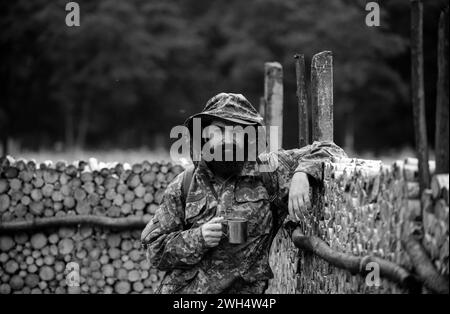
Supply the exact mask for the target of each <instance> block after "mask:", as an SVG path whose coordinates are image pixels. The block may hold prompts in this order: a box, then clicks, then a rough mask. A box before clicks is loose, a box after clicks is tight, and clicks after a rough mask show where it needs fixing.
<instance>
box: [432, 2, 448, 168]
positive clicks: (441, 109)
mask: <svg viewBox="0 0 450 314" xmlns="http://www.w3.org/2000/svg"><path fill="white" fill-rule="evenodd" d="M448 27H449V24H448V7H447V8H446V9H445V11H443V12H442V13H441V16H440V19H439V31H438V55H437V59H438V83H437V98H436V134H435V143H436V173H437V174H439V173H448V172H449V166H448V163H449V158H448V132H449V130H448V119H449V116H448V106H449V103H448V96H449V95H448V84H449V80H448V70H449V69H448V54H449V49H448V35H449V34H448V32H449V29H448Z"/></svg>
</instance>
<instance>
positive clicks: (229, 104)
mask: <svg viewBox="0 0 450 314" xmlns="http://www.w3.org/2000/svg"><path fill="white" fill-rule="evenodd" d="M193 118H213V119H214V118H218V119H222V120H227V121H230V122H233V123H237V124H243V125H254V124H256V125H263V124H264V122H263V117H262V116H261V115H260V114H259V113H258V111H256V109H255V108H254V107H253V106H252V104H251V103H250V102H249V101H248V100H247V99H246V98H245V97H244V96H243V95H241V94H231V93H220V94H218V95H216V96H214V97H213V98H211V99H210V100H208V102H207V103H206V106H205V108H204V109H203V111H202V112H200V113H197V114H194V115H192V116H190V117H189V118H188V119H187V120H186V121H185V125H186V126H187V127H188V128H189V129H190V130H191V124H192V119H193Z"/></svg>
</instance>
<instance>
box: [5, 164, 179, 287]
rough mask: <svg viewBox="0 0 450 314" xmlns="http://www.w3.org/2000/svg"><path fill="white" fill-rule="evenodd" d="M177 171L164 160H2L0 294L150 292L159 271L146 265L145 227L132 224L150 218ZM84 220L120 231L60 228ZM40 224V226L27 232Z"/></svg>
mask: <svg viewBox="0 0 450 314" xmlns="http://www.w3.org/2000/svg"><path fill="white" fill-rule="evenodd" d="M182 170H183V168H182V167H181V166H179V165H172V164H170V163H166V162H162V163H149V162H146V161H144V162H143V163H139V164H134V165H128V164H119V163H114V164H103V163H98V162H97V161H96V160H95V159H92V158H91V159H90V160H89V161H88V162H84V161H78V162H75V163H73V164H68V163H66V162H57V163H54V164H53V163H51V162H45V163H42V164H36V163H35V162H33V161H25V160H14V159H13V158H11V157H6V158H1V159H0V294H5V293H68V292H69V293H152V292H153V291H154V290H155V289H156V287H157V285H158V284H159V281H160V280H161V278H162V276H163V273H162V272H159V271H158V270H156V269H154V268H151V267H150V265H149V264H148V262H147V261H146V257H145V252H144V251H143V250H142V248H141V243H140V233H141V231H142V229H143V227H139V228H137V227H136V226H142V222H147V221H149V220H150V219H151V217H152V216H153V214H154V212H155V210H156V209H157V207H158V203H159V202H160V201H161V199H162V196H163V193H164V190H165V188H166V186H167V184H168V183H169V182H170V181H171V180H172V179H173V178H174V177H175V176H176V175H178V174H179V173H180V172H182ZM85 217H86V218H88V219H91V220H92V218H95V219H94V220H96V221H97V220H99V219H103V220H101V221H100V222H102V221H104V220H105V219H106V220H105V221H107V222H113V223H112V225H114V226H116V227H118V226H120V229H119V228H116V227H114V228H112V229H111V228H105V227H98V226H95V224H94V225H92V224H84V223H83V224H77V225H75V226H68V225H73V224H67V223H66V225H64V223H63V224H61V225H58V223H59V222H61V221H63V222H70V221H77V218H83V219H84V218H85ZM52 219H56V220H52ZM83 219H81V220H83ZM124 219H125V220H124ZM127 219H128V220H127ZM78 220H80V219H78ZM48 221H50V222H51V223H50V224H48V223H47V224H45V222H48ZM55 221H56V223H55ZM83 221H84V220H83ZM128 221H130V222H132V223H131V224H130V225H129V226H130V227H129V228H128V229H129V230H126V229H127V228H126V227H127V226H126V224H127V222H128ZM42 222H44V224H43V226H44V228H40V229H38V230H35V229H30V230H27V227H29V226H30V225H33V226H35V225H38V226H39V225H41V224H42ZM136 222H137V223H136ZM133 223H134V224H133ZM97 225H98V223H97ZM18 226H19V227H20V226H21V227H20V228H18V229H17V227H18ZM24 226H25V227H24ZM14 228H16V229H17V230H16V231H14ZM24 229H25V230H24ZM2 230H3V231H2ZM71 263H76V265H78V266H79V270H78V271H79V286H78V287H69V286H68V285H67V275H68V273H69V272H70V271H71V270H70V269H68V268H67V267H68V265H69V264H70V265H73V264H71Z"/></svg>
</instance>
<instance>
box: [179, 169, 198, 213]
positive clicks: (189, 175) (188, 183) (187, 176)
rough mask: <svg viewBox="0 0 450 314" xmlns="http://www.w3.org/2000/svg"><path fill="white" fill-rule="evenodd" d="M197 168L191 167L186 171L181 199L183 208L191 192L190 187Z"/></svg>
mask: <svg viewBox="0 0 450 314" xmlns="http://www.w3.org/2000/svg"><path fill="white" fill-rule="evenodd" d="M194 170H195V166H193V165H192V166H189V167H187V168H186V169H185V170H184V174H183V183H182V186H181V197H182V201H183V206H185V205H186V199H187V195H188V192H189V187H190V186H191V182H192V176H193V175H194Z"/></svg>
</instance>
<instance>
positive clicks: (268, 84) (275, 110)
mask: <svg viewBox="0 0 450 314" xmlns="http://www.w3.org/2000/svg"><path fill="white" fill-rule="evenodd" d="M264 73H265V84H264V100H265V103H266V112H265V114H266V125H267V127H268V128H267V131H269V130H270V126H277V127H278V148H281V147H282V146H283V68H282V66H281V64H280V63H278V62H266V63H265V64H264ZM269 138H270V137H269Z"/></svg>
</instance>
